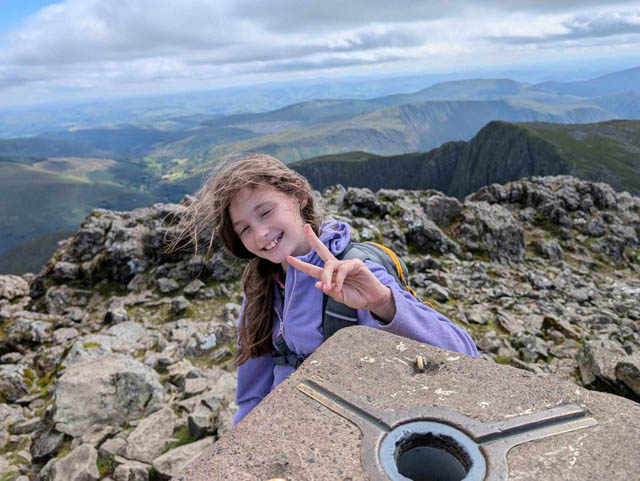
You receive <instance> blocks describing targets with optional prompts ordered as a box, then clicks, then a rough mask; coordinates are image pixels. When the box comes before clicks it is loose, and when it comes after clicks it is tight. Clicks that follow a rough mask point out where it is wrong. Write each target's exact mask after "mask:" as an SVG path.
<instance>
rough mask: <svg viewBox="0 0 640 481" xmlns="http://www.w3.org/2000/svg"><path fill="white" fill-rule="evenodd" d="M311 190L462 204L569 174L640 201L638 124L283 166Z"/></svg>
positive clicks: (553, 130)
mask: <svg viewBox="0 0 640 481" xmlns="http://www.w3.org/2000/svg"><path fill="white" fill-rule="evenodd" d="M290 167H291V168H293V169H295V170H296V171H298V172H300V173H301V174H302V175H304V176H305V177H307V178H308V179H309V180H310V182H311V183H312V185H313V186H314V187H315V188H316V189H324V188H325V187H327V186H329V185H334V184H338V183H339V184H342V185H344V186H345V187H346V186H352V187H368V188H370V189H372V190H374V191H375V190H378V189H380V188H391V189H398V188H403V189H429V188H430V189H437V190H440V191H443V192H445V193H447V194H449V195H455V196H457V197H459V198H463V197H464V196H465V195H467V194H468V193H470V192H473V191H475V190H477V189H478V188H480V187H482V186H483V185H488V184H492V183H504V182H508V181H511V180H516V179H519V178H522V177H528V176H534V175H558V174H570V175H575V176H577V177H581V178H583V179H587V180H595V181H605V182H608V183H610V184H611V185H612V186H613V187H614V188H616V189H618V190H628V191H630V192H631V193H633V194H634V195H638V194H639V193H640V121H622V120H614V121H610V122H603V123H595V124H569V125H563V124H551V123H535V122H534V123H508V122H491V123H489V124H488V125H486V126H485V127H484V128H483V129H481V130H480V132H478V134H477V135H476V136H475V137H473V139H471V140H470V141H469V142H447V143H445V144H443V145H442V146H441V147H439V148H437V149H433V150H431V151H429V152H426V153H411V154H406V155H395V156H388V157H384V156H378V155H371V154H367V153H364V152H350V153H347V154H340V155H332V156H322V157H317V158H312V159H308V160H305V161H301V162H295V163H292V164H290Z"/></svg>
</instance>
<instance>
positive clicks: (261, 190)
mask: <svg viewBox="0 0 640 481" xmlns="http://www.w3.org/2000/svg"><path fill="white" fill-rule="evenodd" d="M302 207H303V206H302V205H301V201H300V200H299V199H298V198H297V197H294V196H291V195H287V194H284V193H282V192H280V191H279V190H276V189H274V188H273V187H268V186H260V187H255V188H249V187H245V188H243V189H241V190H240V191H238V193H237V194H236V195H234V196H233V198H232V199H231V203H230V204H229V217H230V218H231V222H232V223H233V229H234V231H235V232H236V234H237V235H238V237H239V238H240V240H241V241H242V244H243V245H244V247H245V248H246V249H247V250H248V251H249V252H251V253H252V254H254V255H256V256H258V257H262V258H263V259H267V260H269V261H271V262H273V263H276V264H281V265H282V268H283V269H284V271H285V272H286V271H287V268H288V264H287V262H286V259H287V256H301V255H304V254H306V253H307V252H309V251H310V250H311V247H310V246H309V243H308V242H307V240H306V237H305V235H304V230H303V226H304V224H305V222H304V220H303V219H302V216H301V215H300V209H301V208H302Z"/></svg>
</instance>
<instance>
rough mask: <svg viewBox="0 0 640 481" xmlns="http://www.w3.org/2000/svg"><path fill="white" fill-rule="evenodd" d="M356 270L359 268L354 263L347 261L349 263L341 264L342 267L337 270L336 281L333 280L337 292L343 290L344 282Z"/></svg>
mask: <svg viewBox="0 0 640 481" xmlns="http://www.w3.org/2000/svg"><path fill="white" fill-rule="evenodd" d="M356 268H357V266H355V265H354V263H353V262H349V261H347V262H343V263H341V264H340V266H339V267H338V269H337V270H336V272H335V274H334V279H333V282H334V284H335V290H336V291H338V292H339V291H340V290H341V289H342V285H343V284H344V280H345V279H346V278H347V276H348V275H349V274H350V273H351V272H353V271H354V270H355V269H356Z"/></svg>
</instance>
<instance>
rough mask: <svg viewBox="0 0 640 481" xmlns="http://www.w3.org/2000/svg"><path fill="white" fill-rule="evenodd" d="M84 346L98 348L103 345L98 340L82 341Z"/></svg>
mask: <svg viewBox="0 0 640 481" xmlns="http://www.w3.org/2000/svg"><path fill="white" fill-rule="evenodd" d="M82 347H84V348H85V349H97V348H99V347H101V345H100V343H98V342H84V343H82Z"/></svg>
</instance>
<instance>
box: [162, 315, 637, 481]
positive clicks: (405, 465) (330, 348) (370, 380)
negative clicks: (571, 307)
mask: <svg viewBox="0 0 640 481" xmlns="http://www.w3.org/2000/svg"><path fill="white" fill-rule="evenodd" d="M417 356H422V357H423V358H424V359H425V361H426V363H425V365H424V368H423V369H422V370H421V369H418V368H417V367H416V363H415V360H416V357H417ZM639 452H640V405H638V404H636V403H634V402H633V401H629V400H626V399H623V398H620V397H617V396H613V395H608V394H603V393H598V392H593V391H588V390H585V389H582V388H580V387H578V386H576V385H574V384H572V383H569V382H562V381H559V380H556V379H554V378H552V377H541V376H536V375H534V374H532V373H529V372H526V371H522V370H518V369H515V368H510V367H508V366H500V365H498V364H495V363H492V362H487V361H482V360H477V359H473V358H469V357H467V356H463V355H459V354H455V353H452V352H450V351H445V350H442V349H437V348H434V347H431V346H427V345H424V344H421V343H418V342H415V341H411V340H408V339H405V338H401V337H397V336H393V335H390V334H385V333H383V332H381V331H377V330H374V329H370V328H365V327H353V328H349V329H344V330H342V331H340V332H338V333H337V334H335V335H334V336H333V337H332V338H330V339H329V340H328V341H327V342H326V343H325V344H323V345H322V347H321V348H320V349H318V351H316V353H314V354H313V356H311V357H310V358H309V359H308V360H307V361H306V362H305V363H304V364H303V365H302V366H301V367H300V368H299V369H298V371H297V372H296V373H295V374H294V375H292V376H291V377H290V378H289V379H288V380H287V381H285V382H284V383H282V384H281V385H280V386H279V387H278V388H277V389H276V390H274V391H273V392H272V393H271V394H270V395H269V396H267V397H266V398H265V399H264V400H263V402H261V403H260V404H259V405H258V406H257V407H256V408H255V409H254V410H253V411H252V412H251V413H250V414H249V415H248V416H247V417H246V418H245V419H244V420H243V421H242V422H241V423H239V424H238V426H236V428H234V429H232V430H231V431H230V432H228V433H227V434H226V435H225V436H224V437H222V439H220V440H219V441H218V442H217V443H216V444H215V445H214V446H213V447H212V448H211V449H210V450H208V451H206V452H205V453H203V455H201V456H200V457H199V458H198V459H197V460H196V461H194V462H193V463H192V464H191V465H190V466H188V467H187V468H186V469H185V470H184V472H183V473H182V475H180V476H178V477H176V478H174V479H176V480H180V481H204V480H207V481H209V480H217V479H220V480H223V479H224V480H227V479H229V480H234V481H235V480H252V481H255V480H258V481H266V480H269V479H274V478H275V479H286V480H288V481H294V480H303V481H309V480H325V479H326V480H341V481H342V480H345V481H346V480H350V481H355V480H371V481H383V480H385V481H387V480H393V481H396V480H414V481H463V480H464V481H482V480H484V481H498V480H543V479H544V480H562V481H565V480H576V481H578V480H579V481H584V480H594V481H595V480H598V481H604V480H621V481H622V480H625V481H627V480H635V479H640V455H639V454H638V453H639Z"/></svg>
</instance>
